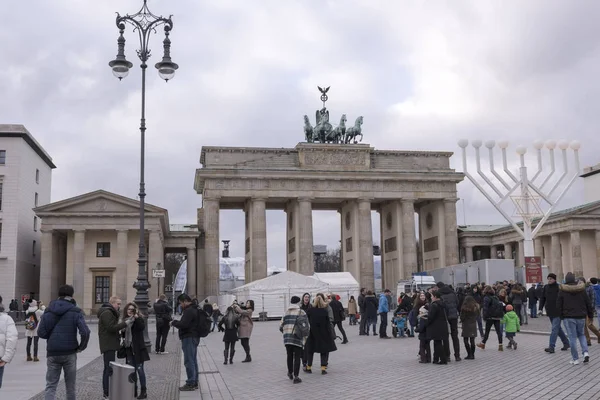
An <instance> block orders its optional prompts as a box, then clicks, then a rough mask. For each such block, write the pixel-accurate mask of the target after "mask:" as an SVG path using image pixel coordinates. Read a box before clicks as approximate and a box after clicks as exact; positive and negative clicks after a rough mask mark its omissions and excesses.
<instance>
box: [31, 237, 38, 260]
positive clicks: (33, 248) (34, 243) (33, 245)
mask: <svg viewBox="0 0 600 400" xmlns="http://www.w3.org/2000/svg"><path fill="white" fill-rule="evenodd" d="M36 244H37V243H36V242H35V240H34V241H33V244H32V246H31V253H32V255H33V256H34V257H35V245H36Z"/></svg>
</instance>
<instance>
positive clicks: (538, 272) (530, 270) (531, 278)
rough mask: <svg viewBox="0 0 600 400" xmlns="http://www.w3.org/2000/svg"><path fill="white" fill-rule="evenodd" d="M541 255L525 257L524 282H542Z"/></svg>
mask: <svg viewBox="0 0 600 400" xmlns="http://www.w3.org/2000/svg"><path fill="white" fill-rule="evenodd" d="M543 280H544V277H543V276H542V257H525V282H526V283H538V282H542V281H543Z"/></svg>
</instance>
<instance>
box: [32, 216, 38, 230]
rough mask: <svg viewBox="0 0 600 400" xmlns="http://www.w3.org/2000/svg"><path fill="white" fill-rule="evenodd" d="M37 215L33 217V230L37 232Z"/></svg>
mask: <svg viewBox="0 0 600 400" xmlns="http://www.w3.org/2000/svg"><path fill="white" fill-rule="evenodd" d="M37 221H38V220H37V217H33V230H34V231H35V232H37Z"/></svg>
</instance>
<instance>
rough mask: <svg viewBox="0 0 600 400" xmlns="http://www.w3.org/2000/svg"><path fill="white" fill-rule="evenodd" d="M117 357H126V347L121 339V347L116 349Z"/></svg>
mask: <svg viewBox="0 0 600 400" xmlns="http://www.w3.org/2000/svg"><path fill="white" fill-rule="evenodd" d="M117 358H120V359H123V358H127V349H126V348H125V343H124V340H121V347H119V350H117Z"/></svg>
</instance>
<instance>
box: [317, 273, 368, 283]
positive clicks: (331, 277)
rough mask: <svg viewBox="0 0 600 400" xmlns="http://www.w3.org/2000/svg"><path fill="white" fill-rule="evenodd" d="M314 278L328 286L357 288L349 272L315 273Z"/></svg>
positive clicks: (355, 281)
mask: <svg viewBox="0 0 600 400" xmlns="http://www.w3.org/2000/svg"><path fill="white" fill-rule="evenodd" d="M314 277H315V278H317V279H318V280H320V281H321V282H325V283H327V284H330V285H336V286H341V285H344V286H348V285H352V286H354V285H356V286H358V281H357V280H356V279H354V277H353V276H352V274H351V273H350V272H317V273H315V274H314Z"/></svg>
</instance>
